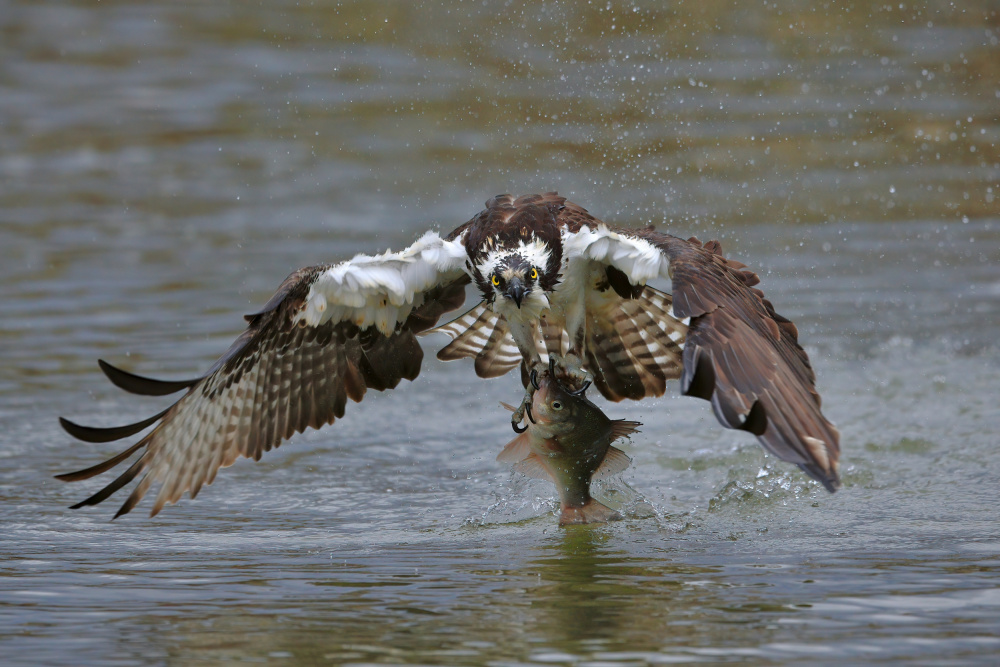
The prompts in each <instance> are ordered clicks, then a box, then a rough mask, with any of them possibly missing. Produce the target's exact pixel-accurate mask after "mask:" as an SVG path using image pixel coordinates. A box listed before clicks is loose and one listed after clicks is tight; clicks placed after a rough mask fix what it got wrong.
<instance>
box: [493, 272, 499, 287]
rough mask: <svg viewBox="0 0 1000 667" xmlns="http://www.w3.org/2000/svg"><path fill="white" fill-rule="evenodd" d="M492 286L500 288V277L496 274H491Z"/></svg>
mask: <svg viewBox="0 0 1000 667" xmlns="http://www.w3.org/2000/svg"><path fill="white" fill-rule="evenodd" d="M493 284H494V285H495V286H497V287H499V286H500V277H499V276H498V275H497V274H495V273H494V274H493Z"/></svg>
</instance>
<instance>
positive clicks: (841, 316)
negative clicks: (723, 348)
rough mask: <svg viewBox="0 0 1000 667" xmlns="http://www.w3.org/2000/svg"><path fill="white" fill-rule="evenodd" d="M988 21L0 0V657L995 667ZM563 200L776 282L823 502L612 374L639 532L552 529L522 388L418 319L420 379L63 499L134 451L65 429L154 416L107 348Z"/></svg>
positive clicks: (793, 8)
mask: <svg viewBox="0 0 1000 667" xmlns="http://www.w3.org/2000/svg"><path fill="white" fill-rule="evenodd" d="M998 41H1000V9H998V8H997V5H996V3H995V2H988V1H981V2H975V1H973V2H963V3H952V2H934V1H932V2H922V3H913V2H909V1H907V2H895V1H894V2H863V1H855V2H852V3H842V2H824V3H819V2H759V3H753V4H748V3H735V2H717V1H715V0H700V1H698V2H676V3H665V2H647V1H643V0H636V1H633V2H618V1H613V0H592V1H590V2H572V3H571V2H553V1H548V2H516V1H506V2H500V1H494V0H480V1H477V2H460V1H448V0H442V1H440V2H419V1H418V2H409V1H391V0H390V1H382V2H324V1H312V2H281V1H264V2H258V3H252V4H251V3H240V2H212V3H195V2H166V1H161V2H87V1H79V2H68V1H50V2H28V1H23V2H16V1H12V0H0V304H2V311H0V312H2V318H0V359H2V360H3V363H2V364H0V432H2V433H3V435H0V498H2V499H3V500H4V503H3V505H2V507H3V509H0V531H2V538H0V539H2V542H0V553H2V554H3V558H2V563H3V564H2V565H0V650H2V651H3V654H4V655H6V656H8V659H9V660H11V661H12V662H11V664H15V663H18V662H20V663H25V664H28V663H37V662H39V661H41V662H46V663H49V664H56V663H66V664H80V663H84V662H85V663H91V664H98V663H108V662H116V663H117V664H140V663H149V662H153V663H158V664H163V663H171V662H183V663H184V664H195V663H204V664H208V663H212V662H227V661H231V660H237V659H255V660H261V661H273V662H285V663H291V662H303V661H305V662H316V661H324V660H325V661H331V662H339V663H346V662H357V663H373V662H382V663H386V662H395V663H412V662H423V663H433V664H445V663H446V664H470V663H484V662H495V663H497V664H521V663H548V664H551V663H553V662H556V663H566V664H572V663H576V662H581V661H592V660H598V661H602V662H603V663H605V664H619V663H620V664H640V663H643V662H645V663H655V662H664V661H675V660H683V661H699V660H705V661H727V660H733V661H735V660H744V659H747V660H767V661H776V662H780V661H785V660H788V661H801V660H803V659H809V660H812V661H818V662H822V661H823V660H827V661H833V659H834V657H838V658H847V659H849V660H855V661H867V660H873V659H875V658H878V659H916V660H928V661H933V660H942V661H945V660H947V661H952V660H966V661H968V662H969V663H974V662H981V661H983V662H986V661H988V660H989V656H991V655H995V653H996V651H997V650H1000V647H998V645H997V644H998V640H997V636H998V632H1000V585H998V580H997V574H998V565H1000V562H998V556H1000V539H998V538H1000V534H998V533H1000V530H998V528H997V526H998V525H1000V524H998V520H1000V517H998V515H997V511H996V509H995V501H996V498H995V496H996V493H995V491H996V489H997V488H998V487H997V478H998V475H1000V454H998V451H1000V448H998V444H1000V443H998V442H997V438H998V436H997V433H998V432H1000V410H998V408H997V406H996V396H997V395H1000V381H998V380H997V377H998V366H1000V354H998V346H997V343H996V341H997V338H998V336H1000V203H998V201H997V195H998V194H1000V193H998V188H1000V45H998ZM548 190H558V191H559V192H560V193H562V194H565V195H567V196H569V197H570V198H571V199H573V200H574V201H576V202H577V203H579V204H581V205H582V206H584V207H586V208H588V209H589V210H590V211H591V212H592V213H594V214H595V215H596V216H598V217H600V218H602V219H604V220H606V221H608V222H611V223H615V224H623V225H646V224H650V223H652V224H656V225H657V226H658V227H660V228H661V229H664V230H665V231H669V232H671V233H674V234H676V235H679V236H683V237H687V236H690V235H696V236H698V237H699V238H702V240H707V239H708V238H718V239H720V240H721V241H722V244H723V248H724V250H725V251H726V254H727V255H730V256H734V257H737V258H739V259H741V260H742V261H744V262H746V263H747V264H749V265H750V266H751V268H753V269H755V270H757V271H758V272H759V273H760V275H761V278H762V281H763V282H762V285H761V287H762V288H763V289H764V290H765V292H766V293H767V294H768V296H769V297H770V298H771V299H772V300H773V301H774V303H775V305H776V308H777V309H778V311H779V312H781V313H782V314H783V315H786V316H788V317H791V318H792V319H793V320H795V321H796V322H797V323H798V324H799V328H800V331H801V332H802V342H803V343H804V345H805V346H806V349H807V350H808V351H809V353H810V355H811V357H812V359H813V362H814V366H815V367H816V369H817V372H818V374H819V382H818V387H819V390H820V392H821V393H822V394H823V396H824V399H825V402H824V409H825V411H826V412H827V414H828V416H830V417H831V419H833V421H835V422H836V423H837V424H838V425H839V426H840V428H841V430H842V432H843V435H844V438H843V442H842V445H843V450H844V452H843V459H842V463H843V467H844V473H845V474H844V478H845V489H844V490H843V491H842V492H841V493H838V494H837V495H836V496H832V497H831V496H828V495H826V494H825V492H823V491H821V490H820V489H819V488H818V487H817V486H816V485H815V484H813V483H811V482H809V481H807V479H806V478H805V477H804V476H803V475H801V474H800V473H798V471H796V470H794V469H792V468H790V467H789V466H787V465H784V464H782V463H780V462H775V461H774V460H773V459H771V458H768V457H766V456H765V455H764V454H763V452H762V451H761V449H760V448H759V447H758V446H757V445H756V444H755V442H754V441H753V439H752V438H749V437H748V436H746V435H745V434H738V433H733V432H728V431H723V430H722V429H721V428H719V427H717V425H716V424H715V420H714V417H713V416H712V414H711V412H710V410H709V409H708V407H707V404H705V403H704V402H700V401H696V400H694V399H684V398H680V397H677V396H676V390H674V391H673V392H672V393H669V394H668V395H667V396H666V397H664V398H663V399H661V400H658V401H650V402H645V403H642V404H627V405H626V404H619V405H606V404H602V405H603V407H605V408H606V409H607V411H608V413H609V415H610V416H612V417H616V418H617V417H629V418H634V419H639V420H640V421H643V422H644V423H645V424H646V429H644V436H640V437H639V438H636V439H634V441H633V443H632V445H631V446H630V447H628V449H629V453H630V455H632V456H633V459H634V460H635V465H634V466H633V468H632V469H631V470H630V471H629V472H628V473H626V475H625V480H624V481H621V482H617V483H615V484H612V485H611V486H609V487H608V488H607V489H604V492H605V493H606V495H607V496H608V497H610V498H611V499H612V500H615V499H617V500H618V501H619V504H620V505H621V506H622V507H623V508H624V509H625V510H626V514H628V519H627V520H626V521H625V522H623V523H622V524H618V525H615V526H611V527H607V528H596V529H583V530H575V531H560V530H557V529H556V527H555V518H554V516H553V515H552V514H551V511H552V508H553V507H554V504H553V500H552V499H553V497H554V493H553V489H552V488H551V486H547V485H544V484H541V483H535V482H531V483H528V482H525V481H524V480H522V479H518V478H516V477H512V476H511V475H510V474H509V473H508V472H506V470H505V469H504V468H503V467H502V466H500V465H499V464H496V463H495V462H494V461H493V458H494V456H495V454H496V452H498V451H499V449H500V448H501V447H502V445H503V444H504V442H506V440H507V439H509V438H510V436H511V434H510V433H509V431H508V430H507V426H506V421H505V420H506V416H505V413H504V412H503V411H502V410H500V409H499V408H498V406H497V401H498V400H508V401H510V400H513V399H515V398H516V397H517V395H518V394H517V391H518V388H517V385H516V382H515V380H514V378H513V377H511V378H504V379H501V380H497V381H492V382H490V383H483V382H480V381H477V380H476V379H475V378H474V375H473V373H472V370H471V367H470V366H469V365H463V364H461V363H458V362H456V363H454V364H441V363H438V362H436V361H434V360H433V354H432V353H433V351H434V350H435V349H436V347H435V346H436V344H440V341H436V340H435V339H427V340H426V341H425V349H426V350H427V351H428V354H427V359H426V361H425V365H424V374H423V375H422V376H421V378H419V379H418V380H417V382H415V383H414V384H413V385H410V384H408V383H404V384H405V386H403V387H401V388H400V389H399V390H397V391H395V392H392V394H391V395H385V396H382V395H378V396H370V397H369V398H367V399H366V400H365V402H364V403H362V404H360V405H357V406H354V405H352V406H349V407H350V413H349V414H348V416H347V417H346V418H345V419H344V420H342V421H341V422H339V423H338V424H336V425H334V426H333V427H328V428H327V429H324V430H322V431H320V432H318V433H311V434H306V435H304V436H299V437H298V438H297V439H296V440H294V441H293V442H292V443H291V444H289V445H285V446H284V447H282V449H281V450H280V451H278V452H274V453H271V454H269V455H268V456H267V457H266V458H265V460H264V462H262V463H259V464H256V465H253V464H249V463H246V462H243V463H244V464H245V465H242V464H241V465H237V466H235V467H234V468H233V469H232V470H228V471H225V472H223V473H222V474H220V477H219V479H218V480H217V481H216V483H215V484H214V485H213V486H212V487H210V488H207V489H205V490H203V491H202V494H201V496H200V497H199V499H198V500H197V501H195V502H191V501H189V500H185V501H183V502H182V503H181V504H180V505H179V506H177V507H173V508H168V509H167V510H166V511H165V512H164V513H163V514H162V515H160V516H159V517H157V518H156V519H155V520H149V519H148V518H146V517H145V516H144V513H143V510H144V509H145V507H147V506H148V504H149V503H146V504H145V505H140V507H139V508H138V509H137V511H136V512H134V513H133V515H130V516H129V517H128V518H127V519H124V520H119V521H117V522H115V523H113V524H111V523H109V522H108V519H109V518H110V516H112V515H113V511H114V509H115V507H116V506H115V503H114V499H112V500H111V501H109V502H108V503H105V505H102V506H99V507H98V508H92V509H91V510H89V511H87V510H83V511H79V512H71V511H69V510H67V509H65V507H66V506H67V505H69V504H72V503H73V502H76V501H78V500H80V499H82V498H83V497H86V495H89V494H90V493H92V492H93V491H95V490H96V489H97V488H99V487H98V486H97V485H96V484H91V485H90V486H87V485H85V484H81V485H72V486H69V485H63V484H61V483H59V482H56V481H54V480H52V478H51V476H52V475H53V474H56V473H59V472H65V471H67V470H74V469H79V468H83V467H88V466H90V465H93V464H95V463H97V462H98V461H100V460H103V459H104V458H107V457H108V456H110V455H111V454H112V453H114V452H116V451H117V449H115V448H114V447H113V446H110V445H97V446H86V445H80V444H77V443H73V442H71V441H70V438H69V437H68V436H66V435H65V434H63V433H62V432H61V430H60V429H59V428H58V425H57V423H56V416H57V415H66V416H69V417H72V418H74V419H78V420H80V421H83V422H90V423H94V424H98V425H109V424H115V423H125V422H128V421H133V420H135V419H138V418H139V417H144V416H146V415H148V414H152V413H153V412H154V411H157V410H159V409H162V407H163V402H162V401H160V402H156V401H153V400H150V399H135V398H134V397H128V396H124V395H122V394H121V393H120V392H118V391H117V390H115V389H114V388H113V387H111V386H110V385H109V384H108V383H107V382H106V381H105V380H104V379H103V377H102V376H101V375H100V373H99V371H98V369H97V367H96V364H95V360H96V358H97V357H105V358H108V359H109V360H110V361H112V362H113V363H118V364H119V365H122V366H124V367H126V368H128V369H130V370H133V371H136V372H140V373H146V374H150V375H154V376H167V377H173V378H180V377H189V376H191V375H193V374H197V373H200V372H203V371H204V370H205V369H206V368H207V367H208V366H209V365H210V364H211V363H212V361H213V360H214V359H215V358H216V357H217V356H218V355H219V354H221V353H222V352H223V351H224V350H225V349H226V347H227V346H228V344H229V342H230V341H231V340H232V339H233V338H235V337H236V335H238V334H239V332H240V331H241V329H242V326H243V323H242V320H241V319H240V316H241V315H242V313H244V312H250V311H251V310H253V309H254V308H255V307H256V306H259V305H260V304H262V303H263V302H264V301H265V300H266V299H267V298H268V296H270V294H271V292H272V291H273V290H274V289H275V287H276V286H277V285H278V284H279V283H280V281H281V280H282V279H283V278H284V277H285V276H286V275H287V274H288V273H290V272H291V271H292V270H294V269H295V268H298V267H300V266H305V265H308V264H314V263H321V262H332V261H336V260H339V259H343V258H346V257H350V256H351V255H353V254H354V253H357V252H375V251H381V250H384V249H385V248H387V247H393V248H399V247H401V246H403V245H405V244H408V243H409V242H410V241H412V240H413V239H414V238H415V237H417V236H418V235H419V234H420V233H422V232H423V231H424V230H426V229H427V228H435V229H440V230H442V231H444V232H447V231H450V230H451V229H452V228H454V227H455V226H457V225H458V224H461V223H462V222H464V221H465V220H467V219H468V218H470V217H471V216H472V215H473V214H475V213H476V212H477V211H478V210H479V209H480V208H481V206H482V204H483V202H484V201H485V200H486V199H487V198H488V197H490V196H492V195H494V194H497V193H501V192H512V193H527V192H541V191H548ZM470 305H471V303H470ZM411 386H412V387H413V389H410V387H411ZM457 434H462V436H461V438H459V437H458V435H457ZM470 434H475V437H474V438H470ZM123 499H124V497H123V498H122V500H123ZM695 628H696V629H695ZM824 656H825V657H824ZM952 664H954V663H952Z"/></svg>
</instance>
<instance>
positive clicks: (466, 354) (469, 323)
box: [427, 302, 522, 378]
mask: <svg viewBox="0 0 1000 667" xmlns="http://www.w3.org/2000/svg"><path fill="white" fill-rule="evenodd" d="M427 333H443V334H447V335H448V336H450V337H451V338H452V341H451V342H450V343H448V344H447V345H446V346H444V347H443V348H441V350H440V351H439V352H438V354H437V357H438V359H441V360H442V361H453V360H455V359H466V358H472V359H475V360H476V364H475V367H476V375H478V376H479V377H481V378H492V377H499V376H501V375H503V374H505V373H507V372H508V371H510V370H511V369H512V368H514V367H516V366H517V365H518V364H520V363H521V358H522V355H521V351H520V350H519V349H518V348H517V345H516V344H515V343H514V339H513V338H512V337H511V335H510V330H509V329H508V327H507V322H506V321H505V320H504V318H503V316H501V315H500V314H499V313H495V312H493V311H492V310H490V309H489V307H488V306H487V305H486V303H485V302H480V303H479V304H478V305H477V306H476V307H475V308H473V309H471V310H470V311H468V312H467V313H465V314H463V315H461V316H459V317H457V318H456V319H454V320H452V321H451V322H448V323H447V324H444V325H441V326H439V327H437V328H436V329H431V330H430V331H428V332H427Z"/></svg>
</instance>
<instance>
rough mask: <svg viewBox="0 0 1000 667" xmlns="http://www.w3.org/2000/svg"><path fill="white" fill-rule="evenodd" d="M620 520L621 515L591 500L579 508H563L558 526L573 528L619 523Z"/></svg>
mask: <svg viewBox="0 0 1000 667" xmlns="http://www.w3.org/2000/svg"><path fill="white" fill-rule="evenodd" d="M621 518H622V515H621V514H619V513H618V512H616V511H615V510H613V509H611V508H610V507H608V506H607V505H605V504H603V503H599V502H597V501H596V500H594V499H593V498H591V499H590V500H588V501H587V502H586V503H584V504H583V506H581V507H567V506H563V508H562V512H561V513H560V514H559V525H560V526H575V525H579V524H584V523H607V522H608V521H619V520H621Z"/></svg>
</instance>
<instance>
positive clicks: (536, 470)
mask: <svg viewBox="0 0 1000 667" xmlns="http://www.w3.org/2000/svg"><path fill="white" fill-rule="evenodd" d="M514 470H516V471H517V472H519V473H521V474H522V475H526V476H528V477H532V478H534V479H544V480H548V481H550V482H552V483H553V484H555V483H556V480H555V478H554V477H553V476H552V474H551V473H550V472H549V469H548V468H546V467H545V463H544V462H543V461H542V457H540V456H539V455H538V454H535V453H534V452H532V453H531V454H528V457H527V458H524V459H521V460H520V461H518V462H517V463H515V464H514Z"/></svg>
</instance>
